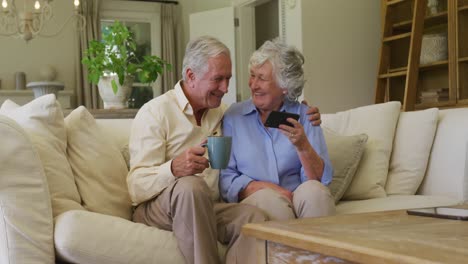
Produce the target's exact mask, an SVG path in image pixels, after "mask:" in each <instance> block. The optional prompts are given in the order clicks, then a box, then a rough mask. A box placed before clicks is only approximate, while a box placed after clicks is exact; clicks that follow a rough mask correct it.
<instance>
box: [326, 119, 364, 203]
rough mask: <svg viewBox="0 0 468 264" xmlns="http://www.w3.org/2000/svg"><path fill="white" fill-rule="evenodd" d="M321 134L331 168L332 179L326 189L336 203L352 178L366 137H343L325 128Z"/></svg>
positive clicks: (362, 135) (360, 135) (359, 135)
mask: <svg viewBox="0 0 468 264" xmlns="http://www.w3.org/2000/svg"><path fill="white" fill-rule="evenodd" d="M323 134H324V136H325V141H326V142H327V148H328V156H329V157H330V161H331V164H332V166H333V179H332V182H331V183H330V185H329V186H328V188H330V192H331V194H332V195H333V197H334V198H335V203H337V202H338V201H339V200H340V199H341V197H343V195H344V193H345V191H346V189H348V187H349V185H350V184H351V181H352V180H353V178H354V175H355V173H356V169H357V168H358V165H359V162H360V161H361V157H362V154H363V153H364V150H365V148H366V142H367V138H368V137H367V135H366V134H358V135H354V136H343V135H339V134H337V133H334V132H333V131H331V130H329V129H326V128H324V129H323Z"/></svg>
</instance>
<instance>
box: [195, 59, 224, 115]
mask: <svg viewBox="0 0 468 264" xmlns="http://www.w3.org/2000/svg"><path fill="white" fill-rule="evenodd" d="M231 76H232V72H231V59H230V58H229V56H227V55H225V54H220V55H218V56H216V57H212V58H210V59H208V70H207V71H206V72H205V73H202V74H195V73H192V74H191V75H190V76H189V78H190V89H192V91H191V94H192V96H191V97H192V101H193V102H191V104H192V107H194V108H196V109H207V108H216V107H219V106H220V105H221V99H222V98H223V96H224V95H225V94H226V93H227V92H228V86H229V80H230V79H231Z"/></svg>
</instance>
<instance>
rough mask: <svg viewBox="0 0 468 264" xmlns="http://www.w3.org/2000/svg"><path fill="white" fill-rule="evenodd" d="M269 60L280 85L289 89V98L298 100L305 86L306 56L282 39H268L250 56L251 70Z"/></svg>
mask: <svg viewBox="0 0 468 264" xmlns="http://www.w3.org/2000/svg"><path fill="white" fill-rule="evenodd" d="M267 61H269V62H270V63H271V66H272V68H273V69H272V71H273V76H275V78H276V82H277V83H278V85H279V87H281V88H283V89H287V91H288V93H287V95H286V97H287V99H288V100H290V101H297V98H299V96H300V95H301V93H302V89H303V88H304V83H305V81H304V69H303V68H302V65H303V64H304V56H303V55H302V53H301V52H300V51H298V50H297V49H296V48H295V47H292V46H288V45H286V44H284V43H282V42H280V40H278V39H275V40H273V41H270V40H267V41H266V42H265V43H263V45H262V46H261V47H260V48H259V49H258V50H256V51H255V52H254V53H253V54H252V56H251V57H250V62H249V70H250V69H251V68H252V67H259V66H262V65H263V64H265V62H267Z"/></svg>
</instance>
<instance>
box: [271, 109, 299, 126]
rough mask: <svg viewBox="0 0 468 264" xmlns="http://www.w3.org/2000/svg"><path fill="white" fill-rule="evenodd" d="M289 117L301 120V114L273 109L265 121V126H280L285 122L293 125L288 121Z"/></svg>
mask: <svg viewBox="0 0 468 264" xmlns="http://www.w3.org/2000/svg"><path fill="white" fill-rule="evenodd" d="M289 117H291V118H294V119H296V120H299V115H298V114H294V113H288V112H278V111H272V112H271V113H270V115H269V116H268V117H267V120H266V121H265V126H267V127H275V128H278V127H279V125H281V124H284V125H288V126H293V125H292V124H291V123H289V122H288V121H286V119H288V118H289Z"/></svg>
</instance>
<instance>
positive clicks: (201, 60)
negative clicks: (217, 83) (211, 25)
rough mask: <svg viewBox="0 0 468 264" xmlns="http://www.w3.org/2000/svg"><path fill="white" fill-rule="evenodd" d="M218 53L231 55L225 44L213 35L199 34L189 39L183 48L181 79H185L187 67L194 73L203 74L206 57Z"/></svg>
mask: <svg viewBox="0 0 468 264" xmlns="http://www.w3.org/2000/svg"><path fill="white" fill-rule="evenodd" d="M220 54H226V55H227V56H228V57H230V56H231V55H230V52H229V49H228V48H227V47H226V45H224V44H223V43H222V42H221V41H219V40H218V39H216V38H214V37H210V36H201V37H198V38H196V39H193V40H191V41H190V42H189V43H188V44H187V48H186V49H185V56H184V61H183V63H182V79H183V80H184V81H186V79H185V78H186V76H185V73H186V71H187V69H191V70H192V71H193V72H194V73H196V74H200V75H203V74H205V73H206V71H207V70H208V59H210V58H212V57H216V56H218V55H220Z"/></svg>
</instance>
